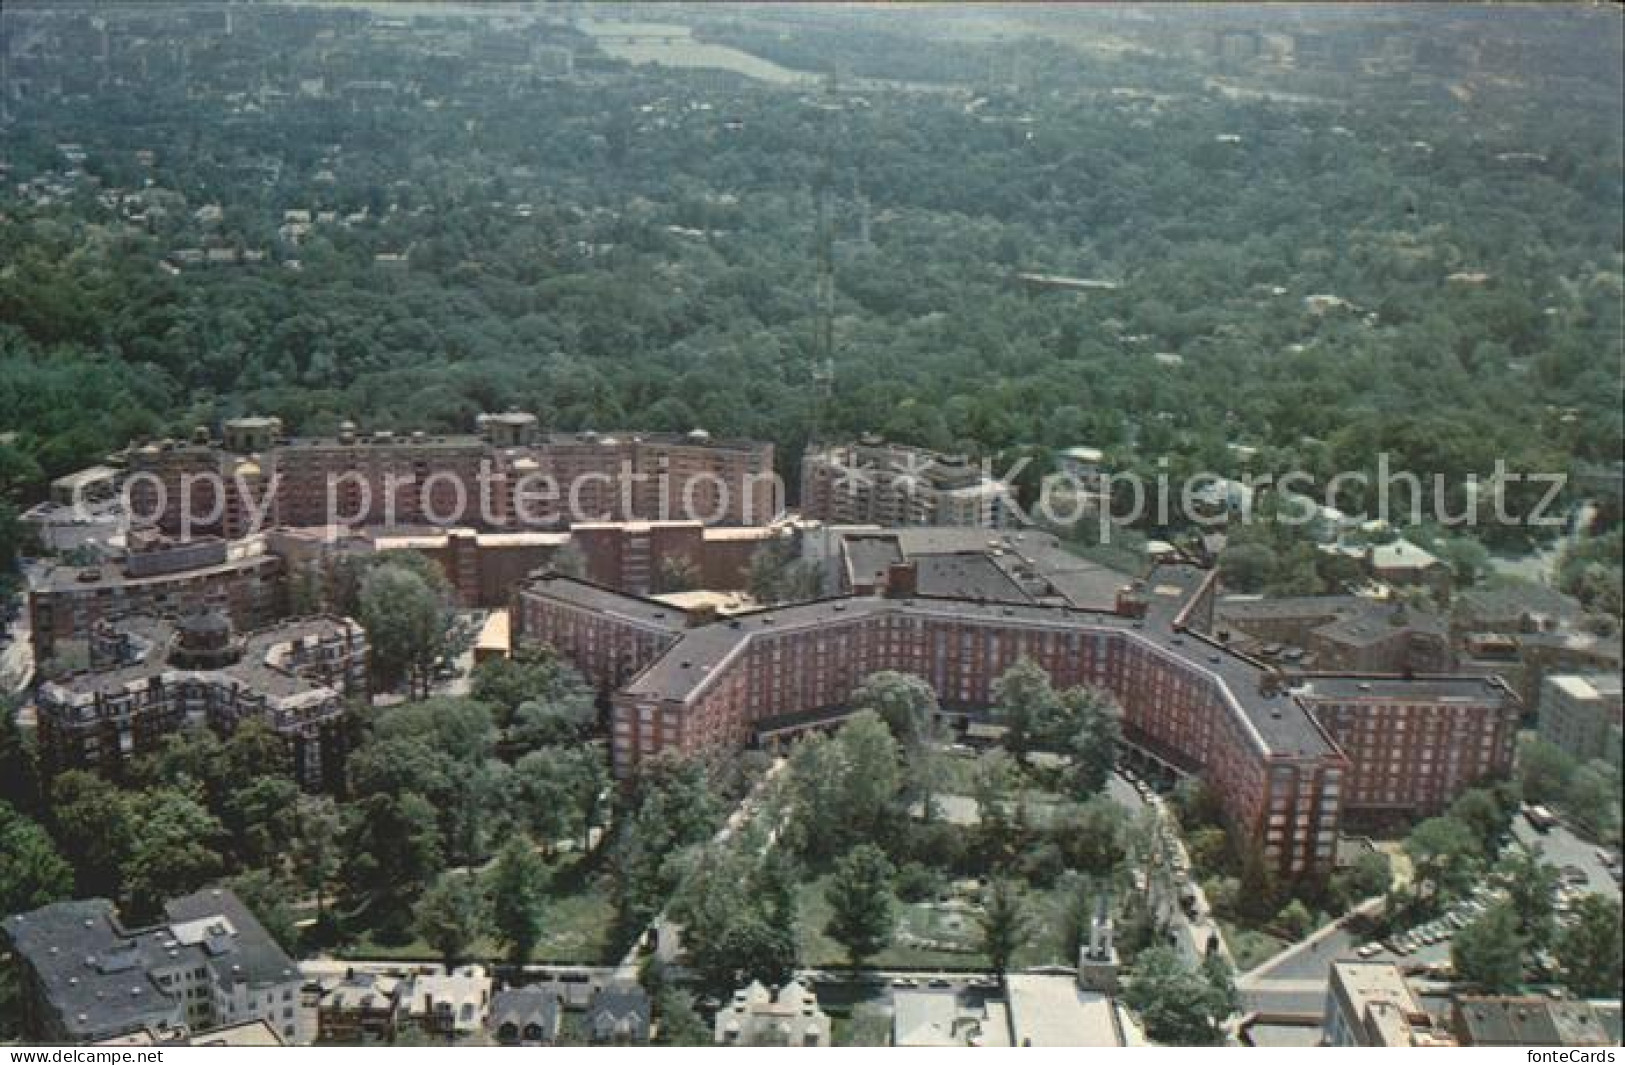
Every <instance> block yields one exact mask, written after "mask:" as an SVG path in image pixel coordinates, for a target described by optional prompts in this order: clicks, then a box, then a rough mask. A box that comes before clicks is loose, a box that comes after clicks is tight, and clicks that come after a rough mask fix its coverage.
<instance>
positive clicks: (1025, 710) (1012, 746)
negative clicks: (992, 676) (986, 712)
mask: <svg viewBox="0 0 1625 1065" xmlns="http://www.w3.org/2000/svg"><path fill="white" fill-rule="evenodd" d="M1058 702H1059V698H1058V696H1057V695H1056V694H1055V688H1054V687H1053V686H1052V685H1051V684H1050V679H1049V674H1048V673H1045V672H1044V670H1043V667H1041V666H1039V664H1038V663H1037V662H1034V661H1033V660H1032V659H1030V658H1027V657H1026V656H1023V657H1021V658H1020V659H1018V660H1017V661H1016V663H1015V665H1013V666H1011V667H1010V668H1009V669H1007V670H1005V671H1004V673H1003V674H1001V675H1000V676H999V678H998V679H997V680H995V681H994V682H993V705H992V714H993V718H994V720H995V721H997V722H998V723H999V724H1001V725H1003V726H1004V728H1005V734H1004V746H1005V749H1006V750H1008V751H1009V752H1010V753H1011V754H1012V755H1014V756H1015V757H1016V758H1018V759H1025V758H1026V757H1027V752H1029V751H1031V750H1032V749H1033V745H1034V743H1035V742H1037V741H1038V740H1040V739H1041V738H1042V735H1043V732H1044V726H1045V724H1046V723H1047V722H1048V721H1049V720H1050V719H1051V718H1052V717H1054V715H1055V709H1056V706H1057V704H1058Z"/></svg>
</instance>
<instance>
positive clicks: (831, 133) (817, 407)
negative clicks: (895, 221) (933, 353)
mask: <svg viewBox="0 0 1625 1065" xmlns="http://www.w3.org/2000/svg"><path fill="white" fill-rule="evenodd" d="M838 84H839V82H838V74H837V73H836V71H835V70H833V69H832V70H831V71H830V73H829V78H828V80H826V81H825V83H824V103H823V110H824V144H823V155H824V159H823V166H822V168H821V172H820V174H819V178H818V284H817V289H816V293H815V295H816V300H817V305H818V310H817V315H818V335H817V338H816V342H815V343H814V345H813V365H812V381H813V389H814V398H813V424H812V431H811V434H810V436H811V438H812V440H813V441H814V442H821V440H822V438H823V436H824V434H825V433H826V432H827V431H828V430H829V418H830V405H831V402H832V394H833V392H834V389H835V161H834V157H835V130H836V125H837V120H836V116H837V115H838V114H839V113H840V110H841V105H840V102H839V98H838V97H837V95H836V93H837V88H838Z"/></svg>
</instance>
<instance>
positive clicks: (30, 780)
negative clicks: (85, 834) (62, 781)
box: [0, 563, 40, 814]
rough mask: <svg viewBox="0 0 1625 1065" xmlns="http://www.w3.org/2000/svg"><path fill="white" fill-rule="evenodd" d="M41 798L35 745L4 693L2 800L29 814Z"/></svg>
mask: <svg viewBox="0 0 1625 1065" xmlns="http://www.w3.org/2000/svg"><path fill="white" fill-rule="evenodd" d="M0 565H3V563H0ZM0 679H4V678H0ZM39 800H40V795H39V775H38V765H37V764H36V762H35V758H34V749H33V745H32V744H31V743H29V742H28V740H27V739H26V738H25V737H24V736H23V730H22V728H21V726H19V725H18V724H17V707H16V700H15V699H13V698H11V697H10V696H0V803H6V804H8V805H10V806H11V808H12V809H14V810H17V811H18V812H20V813H25V814H27V813H33V812H35V811H37V810H38V808H39Z"/></svg>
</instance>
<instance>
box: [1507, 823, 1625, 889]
mask: <svg viewBox="0 0 1625 1065" xmlns="http://www.w3.org/2000/svg"><path fill="white" fill-rule="evenodd" d="M1512 835H1513V836H1514V838H1516V839H1517V841H1518V842H1519V843H1521V844H1523V846H1524V847H1525V848H1527V849H1529V850H1532V851H1535V850H1538V851H1539V852H1540V856H1541V857H1542V858H1544V859H1545V860H1546V861H1547V862H1549V863H1550V864H1552V865H1555V866H1557V867H1558V868H1559V869H1564V868H1569V869H1577V870H1579V871H1580V872H1582V873H1584V874H1585V879H1584V881H1583V882H1581V883H1583V887H1584V889H1585V890H1586V891H1593V892H1596V893H1597V894H1599V895H1602V896H1605V897H1606V898H1610V899H1613V900H1614V901H1615V902H1618V901H1619V898H1620V892H1619V882H1618V881H1616V880H1615V879H1614V877H1613V874H1612V873H1611V872H1610V866H1609V865H1608V864H1606V863H1605V862H1604V861H1603V858H1602V855H1600V854H1598V853H1597V850H1598V849H1597V846H1596V844H1594V843H1588V842H1586V841H1585V840H1583V839H1581V838H1580V837H1579V836H1576V835H1575V834H1574V833H1573V832H1571V831H1569V829H1568V828H1567V827H1566V826H1564V825H1554V826H1552V827H1551V828H1550V829H1548V830H1547V831H1545V832H1541V831H1540V830H1539V829H1537V828H1535V827H1534V826H1533V825H1531V824H1530V823H1529V821H1528V819H1527V818H1525V817H1523V816H1522V815H1521V814H1520V815H1519V816H1518V817H1516V818H1514V819H1513V822H1512Z"/></svg>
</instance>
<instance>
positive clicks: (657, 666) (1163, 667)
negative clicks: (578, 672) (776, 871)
mask: <svg viewBox="0 0 1625 1065" xmlns="http://www.w3.org/2000/svg"><path fill="white" fill-rule="evenodd" d="M893 588H894V593H893V594H892V595H889V596H885V595H883V596H875V597H867V596H853V597H847V598H840V599H829V600H822V601H818V602H813V603H805V604H800V605H795V606H788V607H783V608H778V609H773V610H764V611H760V612H756V613H751V614H746V615H741V616H736V617H733V618H730V619H726V620H721V621H710V622H704V623H698V624H693V625H691V624H690V619H688V618H686V617H685V616H684V615H683V614H682V613H681V612H680V611H677V610H675V609H674V608H672V607H670V606H668V605H666V604H663V603H659V602H656V601H654V600H648V599H641V598H638V597H635V596H628V595H624V594H621V593H618V592H614V591H611V590H609V589H606V588H603V587H600V586H597V585H593V584H589V583H586V582H583V581H578V580H574V579H571V578H567V577H562V576H558V575H552V574H545V575H540V576H537V577H534V578H532V579H531V580H530V581H528V582H527V583H526V584H525V585H523V586H522V587H521V588H520V590H519V591H518V593H517V594H516V598H515V604H514V605H515V610H514V612H513V616H514V618H515V625H516V631H515V635H514V638H515V639H516V640H530V641H541V642H546V643H550V644H552V645H554V646H556V647H557V648H558V649H559V650H560V651H561V652H562V653H564V654H565V655H567V656H568V657H569V658H571V659H572V660H573V661H575V662H576V663H577V664H578V665H579V666H580V668H582V669H583V671H584V672H586V673H587V674H588V676H589V677H590V678H591V679H592V680H593V681H594V682H595V683H597V684H598V685H599V686H600V687H601V688H603V689H605V690H606V691H611V692H613V695H612V704H613V720H614V724H613V728H614V734H613V749H614V756H615V766H616V771H617V772H618V773H621V774H624V773H626V772H628V771H629V770H631V769H632V768H633V767H634V766H635V765H636V764H637V762H638V761H639V760H640V759H643V758H647V757H649V756H650V755H652V754H654V753H656V752H659V751H664V750H678V751H685V752H693V751H698V750H701V749H704V748H707V747H712V746H740V745H743V744H746V743H748V742H750V741H751V740H752V739H753V738H754V737H755V736H756V735H757V734H759V733H761V732H763V731H769V730H774V729H777V728H781V727H784V726H786V725H794V724H795V723H797V722H798V721H809V720H813V719H816V718H818V717H820V716H821V715H820V714H819V711H828V710H830V709H835V708H839V707H840V706H841V705H842V704H843V703H844V702H845V701H846V699H847V698H848V697H849V696H850V694H851V692H852V690H853V688H854V687H855V686H856V685H857V684H858V682H859V681H860V680H861V679H862V678H863V677H865V676H867V675H868V674H870V673H872V672H875V671H877V670H886V669H890V670H901V671H905V672H909V673H914V674H917V675H918V676H920V677H923V678H924V679H925V680H927V681H929V682H930V683H931V684H932V686H933V687H934V688H935V689H936V690H937V693H938V695H939V697H940V698H941V700H942V702H943V704H944V706H946V707H954V708H961V709H964V708H976V707H985V706H986V705H987V704H988V702H989V700H990V692H991V686H992V684H993V682H994V680H996V679H997V678H998V676H999V675H1000V674H1002V673H1003V672H1004V671H1005V670H1006V669H1008V668H1009V667H1010V666H1011V665H1012V664H1014V663H1015V662H1016V661H1017V660H1018V659H1019V658H1020V657H1022V656H1027V657H1030V658H1032V659H1033V660H1035V661H1036V662H1038V663H1039V664H1040V665H1041V666H1043V667H1044V668H1045V669H1046V670H1047V671H1048V672H1049V673H1050V675H1051V677H1052V678H1053V679H1054V681H1055V683H1056V684H1057V685H1061V686H1068V685H1075V684H1079V683H1087V684H1092V685H1097V686H1101V687H1104V688H1107V689H1109V690H1111V691H1112V692H1113V693H1114V694H1115V695H1116V696H1117V698H1118V699H1119V700H1120V701H1121V703H1122V705H1123V708H1124V712H1125V720H1124V722H1123V725H1124V734H1125V739H1126V741H1127V742H1128V743H1129V744H1131V745H1132V746H1133V747H1134V748H1135V749H1137V750H1138V751H1140V752H1142V753H1145V754H1147V755H1149V756H1151V757H1155V758H1157V759H1158V760H1160V761H1162V762H1164V763H1166V764H1167V765H1169V766H1171V767H1174V768H1176V769H1178V770H1181V771H1184V772H1188V773H1194V774H1199V775H1201V776H1202V777H1203V778H1204V779H1205V780H1206V781H1207V782H1208V783H1209V785H1210V786H1211V787H1212V788H1213V789H1214V791H1215V792H1216V794H1217V795H1218V797H1219V799H1220V801H1221V802H1222V803H1223V804H1224V807H1225V809H1226V811H1227V812H1228V814H1229V816H1230V818H1231V819H1232V821H1233V823H1234V824H1236V825H1237V826H1238V827H1240V828H1242V829H1243V830H1244V831H1246V832H1248V833H1249V834H1250V835H1251V836H1252V837H1253V838H1254V839H1256V840H1258V841H1259V843H1260V844H1261V845H1262V847H1263V850H1264V853H1265V855H1266V856H1267V858H1268V859H1269V860H1270V861H1271V862H1272V864H1273V865H1274V866H1275V867H1276V868H1277V869H1278V870H1279V872H1280V874H1281V875H1283V876H1286V877H1291V878H1299V877H1313V876H1320V875H1324V874H1325V873H1326V872H1328V871H1329V870H1330V868H1331V866H1332V862H1333V855H1334V851H1335V845H1336V839H1337V835H1338V831H1339V829H1340V827H1341V826H1342V825H1343V823H1344V820H1345V818H1355V817H1361V816H1382V815H1384V814H1402V815H1408V816H1415V815H1417V814H1424V813H1427V812H1430V811H1435V810H1438V809H1440V808H1442V807H1443V806H1444V805H1445V804H1446V803H1448V802H1449V801H1450V799H1451V798H1452V797H1453V796H1454V795H1456V794H1458V793H1459V792H1460V791H1461V790H1462V789H1463V788H1465V787H1466V786H1468V785H1469V784H1471V783H1472V782H1474V781H1476V780H1479V779H1481V778H1483V777H1487V776H1494V775H1497V774H1501V773H1505V772H1506V771H1507V770H1508V769H1509V768H1510V766H1511V763H1512V752H1513V738H1514V732H1515V728H1516V722H1517V713H1518V705H1517V700H1516V698H1515V696H1513V695H1512V694H1511V692H1510V691H1509V690H1508V689H1507V688H1506V687H1505V686H1504V685H1503V684H1502V683H1501V682H1500V681H1499V680H1498V679H1495V678H1483V677H1453V676H1440V677H1431V676H1421V677H1410V678H1406V677H1393V676H1374V675H1373V676H1362V675H1347V674H1345V675H1313V676H1294V677H1287V676H1285V675H1283V674H1281V673H1278V672H1276V671H1274V670H1273V669H1271V668H1270V667H1268V666H1266V665H1264V664H1262V663H1260V662H1257V661H1255V660H1253V659H1250V658H1248V657H1245V656H1243V655H1241V654H1239V653H1236V652H1234V651H1232V650H1230V649H1228V648H1227V647H1226V646H1224V645H1223V644H1222V643H1220V642H1218V641H1216V640H1213V639H1211V638H1210V637H1209V636H1208V635H1207V634H1206V633H1207V630H1208V628H1209V627H1210V625H1211V616H1212V601H1213V590H1214V575H1213V574H1212V573H1211V572H1210V571H1205V570H1201V569H1197V568H1195V567H1192V566H1187V565H1162V566H1158V567H1156V568H1155V569H1153V570H1152V572H1151V573H1150V574H1149V576H1148V578H1147V579H1146V580H1145V581H1144V582H1140V583H1139V584H1137V585H1136V586H1134V587H1133V588H1131V589H1127V590H1125V592H1124V594H1123V595H1122V596H1121V597H1120V598H1119V601H1118V603H1117V604H1116V605H1115V608H1112V609H1101V608H1098V607H1096V608H1080V607H1078V606H1067V605H1040V604H1032V603H1025V604H1023V603H999V602H991V601H986V600H983V601H977V600H973V599H950V598H931V597H924V596H919V595H902V594H898V593H900V592H905V591H911V590H912V589H910V588H909V587H908V581H907V580H906V579H902V580H899V581H897V582H896V583H895V584H894V585H893ZM696 620H698V619H696ZM825 716H827V715H825Z"/></svg>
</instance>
